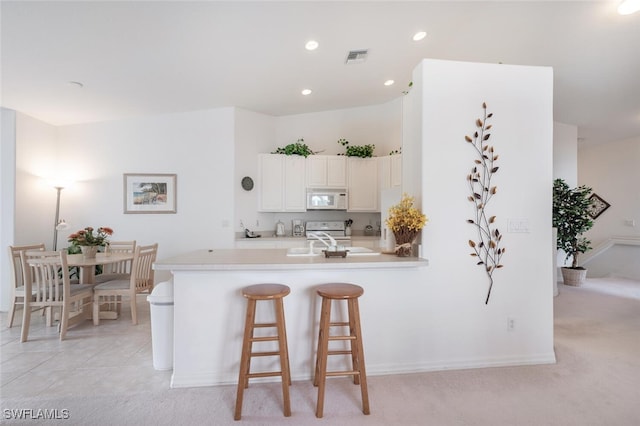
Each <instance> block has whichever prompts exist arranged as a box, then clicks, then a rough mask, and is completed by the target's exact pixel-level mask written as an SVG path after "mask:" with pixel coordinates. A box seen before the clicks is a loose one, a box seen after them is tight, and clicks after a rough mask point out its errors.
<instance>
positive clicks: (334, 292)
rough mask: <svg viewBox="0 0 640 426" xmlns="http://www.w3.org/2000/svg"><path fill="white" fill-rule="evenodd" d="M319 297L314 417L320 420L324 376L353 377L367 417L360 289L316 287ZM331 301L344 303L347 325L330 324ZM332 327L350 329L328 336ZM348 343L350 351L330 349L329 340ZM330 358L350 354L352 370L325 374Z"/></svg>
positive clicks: (367, 400) (367, 397) (337, 286)
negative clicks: (346, 312) (346, 307)
mask: <svg viewBox="0 0 640 426" xmlns="http://www.w3.org/2000/svg"><path fill="white" fill-rule="evenodd" d="M316 291H317V293H318V295H320V296H321V297H322V310H321V313H320V327H319V333H318V353H317V355H316V371H315V375H314V379H313V385H314V386H317V387H318V403H317V405H316V417H318V418H320V417H322V412H323V408H324V390H325V382H326V379H327V376H353V383H355V384H356V385H357V384H359V385H360V391H361V392H362V412H363V413H364V414H369V393H368V391H367V373H366V370H365V366H364V348H363V345H362V332H361V330H360V311H359V309H358V297H360V296H362V294H363V293H364V290H363V289H362V287H360V286H357V285H354V284H346V283H332V284H324V285H321V286H319V287H317V288H316ZM333 300H345V301H346V302H347V305H348V312H349V321H348V322H331V303H332V301H333ZM331 327H349V334H348V335H331V334H330V328H331ZM332 340H342V341H349V347H350V350H329V341H332ZM329 355H351V364H352V369H351V370H347V371H327V357H328V356H329Z"/></svg>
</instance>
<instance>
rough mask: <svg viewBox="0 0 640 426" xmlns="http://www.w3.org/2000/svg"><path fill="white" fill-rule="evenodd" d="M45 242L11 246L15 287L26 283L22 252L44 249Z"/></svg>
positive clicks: (12, 273)
mask: <svg viewBox="0 0 640 426" xmlns="http://www.w3.org/2000/svg"><path fill="white" fill-rule="evenodd" d="M44 248H45V247H44V243H40V244H32V245H26V246H9V257H10V258H11V279H13V285H14V288H18V287H22V286H23V285H24V273H23V270H22V259H21V258H20V253H21V252H23V251H28V250H40V251H44Z"/></svg>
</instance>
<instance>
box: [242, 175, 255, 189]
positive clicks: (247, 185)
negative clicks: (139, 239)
mask: <svg viewBox="0 0 640 426" xmlns="http://www.w3.org/2000/svg"><path fill="white" fill-rule="evenodd" d="M242 189H244V190H245V191H251V190H252V189H253V179H251V178H250V177H249V176H245V177H243V178H242Z"/></svg>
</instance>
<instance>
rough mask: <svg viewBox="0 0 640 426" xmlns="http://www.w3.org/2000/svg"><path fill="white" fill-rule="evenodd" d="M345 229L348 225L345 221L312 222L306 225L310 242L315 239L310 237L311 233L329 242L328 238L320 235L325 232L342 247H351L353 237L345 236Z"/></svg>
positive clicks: (306, 233)
mask: <svg viewBox="0 0 640 426" xmlns="http://www.w3.org/2000/svg"><path fill="white" fill-rule="evenodd" d="M345 229H346V225H345V224H344V221H343V220H328V221H310V222H307V223H306V225H305V235H306V236H307V239H308V240H309V239H314V238H313V237H309V233H313V234H316V235H317V236H318V237H320V238H322V239H323V240H327V241H329V238H328V237H326V236H325V235H322V234H319V233H320V232H324V233H326V234H329V235H331V237H333V239H335V240H336V241H339V242H340V244H341V245H349V243H350V242H351V237H350V236H347V235H345Z"/></svg>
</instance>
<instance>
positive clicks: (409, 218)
mask: <svg viewBox="0 0 640 426" xmlns="http://www.w3.org/2000/svg"><path fill="white" fill-rule="evenodd" d="M413 202H414V197H410V196H409V195H407V194H406V193H405V194H402V199H401V200H400V203H399V204H396V205H395V206H392V207H391V208H390V209H389V217H388V218H387V220H386V221H385V223H386V225H387V226H388V227H389V229H391V231H392V232H393V235H394V236H395V238H396V254H397V255H398V256H409V255H411V243H412V242H413V240H415V238H416V236H417V235H418V232H420V230H421V229H422V228H424V225H425V224H426V223H427V221H428V220H429V219H428V218H427V216H425V215H424V214H423V213H421V212H420V210H418V209H417V208H416V207H414V206H413Z"/></svg>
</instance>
